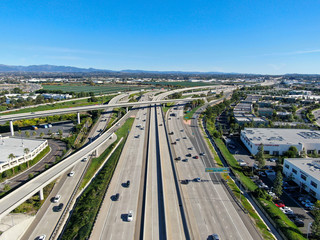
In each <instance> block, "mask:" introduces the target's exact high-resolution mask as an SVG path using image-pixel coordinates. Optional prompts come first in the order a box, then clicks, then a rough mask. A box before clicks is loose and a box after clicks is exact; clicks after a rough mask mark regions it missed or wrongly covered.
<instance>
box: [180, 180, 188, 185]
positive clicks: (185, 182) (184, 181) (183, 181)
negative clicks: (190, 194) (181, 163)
mask: <svg viewBox="0 0 320 240" xmlns="http://www.w3.org/2000/svg"><path fill="white" fill-rule="evenodd" d="M181 183H182V184H188V183H189V179H185V180H182V181H181Z"/></svg>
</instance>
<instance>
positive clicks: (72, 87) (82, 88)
mask: <svg viewBox="0 0 320 240" xmlns="http://www.w3.org/2000/svg"><path fill="white" fill-rule="evenodd" d="M42 87H43V89H44V90H50V91H59V90H61V91H62V92H64V93H72V92H73V93H81V92H84V93H89V92H92V93H94V94H95V95H99V94H108V93H114V92H124V91H134V90H140V89H143V88H145V87H146V86H137V85H126V84H97V85H88V84H59V85H46V84H43V85H42Z"/></svg>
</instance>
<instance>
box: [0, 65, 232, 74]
mask: <svg viewBox="0 0 320 240" xmlns="http://www.w3.org/2000/svg"><path fill="white" fill-rule="evenodd" d="M0 72H46V73H49V72H50V73H53V72H61V73H92V72H106V73H107V72H113V73H132V74H137V73H149V74H150V73H151V74H227V73H222V72H184V71H145V70H130V69H128V70H121V71H113V70H105V69H95V68H78V67H71V66H55V65H30V66H12V65H4V64H0ZM228 74H230V73H228ZM231 74H234V73H231Z"/></svg>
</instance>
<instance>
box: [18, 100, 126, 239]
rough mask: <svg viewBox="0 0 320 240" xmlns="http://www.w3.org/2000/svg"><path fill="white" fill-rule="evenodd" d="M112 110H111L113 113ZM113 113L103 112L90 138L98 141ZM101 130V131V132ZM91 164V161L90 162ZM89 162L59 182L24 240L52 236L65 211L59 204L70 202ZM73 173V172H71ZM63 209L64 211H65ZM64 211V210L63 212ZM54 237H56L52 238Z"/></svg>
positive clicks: (74, 168)
mask: <svg viewBox="0 0 320 240" xmlns="http://www.w3.org/2000/svg"><path fill="white" fill-rule="evenodd" d="M125 96H126V94H121V95H118V96H115V97H114V98H112V99H111V100H110V102H109V103H110V104H113V103H116V102H118V101H119V100H120V99H122V98H124V97H125ZM111 110H112V109H110V111H111ZM111 114H112V113H111V112H108V110H107V111H106V112H103V113H102V114H101V116H100V119H99V120H98V122H97V123H96V125H95V126H94V127H93V128H92V129H91V132H90V133H89V138H91V139H96V138H97V137H98V136H100V135H101V134H102V131H101V130H104V129H105V127H106V126H107V124H108V121H107V120H108V119H110V117H111ZM100 129H101V130H100ZM116 139H117V138H116V135H114V137H113V138H112V139H111V140H110V141H109V143H108V146H110V144H112V143H113V142H115V141H116ZM88 162H89V161H88ZM88 162H86V163H84V162H79V163H77V164H76V165H75V166H74V167H73V168H72V171H74V172H75V175H74V176H73V177H67V174H64V175H63V176H62V177H61V178H60V179H59V180H58V182H57V184H56V186H55V187H54V189H53V190H52V192H51V194H50V195H49V199H47V201H46V202H45V203H44V206H43V207H42V208H41V210H40V211H39V212H38V213H37V215H36V218H35V220H34V221H33V222H32V224H31V226H30V227H29V229H28V230H27V231H26V233H25V234H24V236H23V237H22V240H24V239H25V240H27V239H35V238H36V237H37V236H39V235H41V234H46V235H47V236H52V233H53V232H54V229H55V227H56V225H57V224H58V221H59V219H60V217H61V215H62V213H63V211H60V212H58V211H57V205H58V204H59V203H64V208H65V207H66V204H67V203H68V202H69V201H70V197H71V195H72V193H73V191H74V189H75V188H76V186H77V184H78V182H79V181H81V179H82V178H81V176H82V174H83V172H84V171H85V169H86V167H87V165H88ZM70 171H71V170H70ZM57 194H59V195H61V200H60V201H59V203H56V204H55V203H52V201H50V198H52V197H54V196H55V195H57ZM64 208H63V209H64ZM63 209H62V210H63ZM40 223H41V224H40ZM52 237H54V236H52Z"/></svg>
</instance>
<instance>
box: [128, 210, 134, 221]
mask: <svg viewBox="0 0 320 240" xmlns="http://www.w3.org/2000/svg"><path fill="white" fill-rule="evenodd" d="M127 220H128V222H132V220H133V212H132V210H130V211H129V212H128V216H127Z"/></svg>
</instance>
